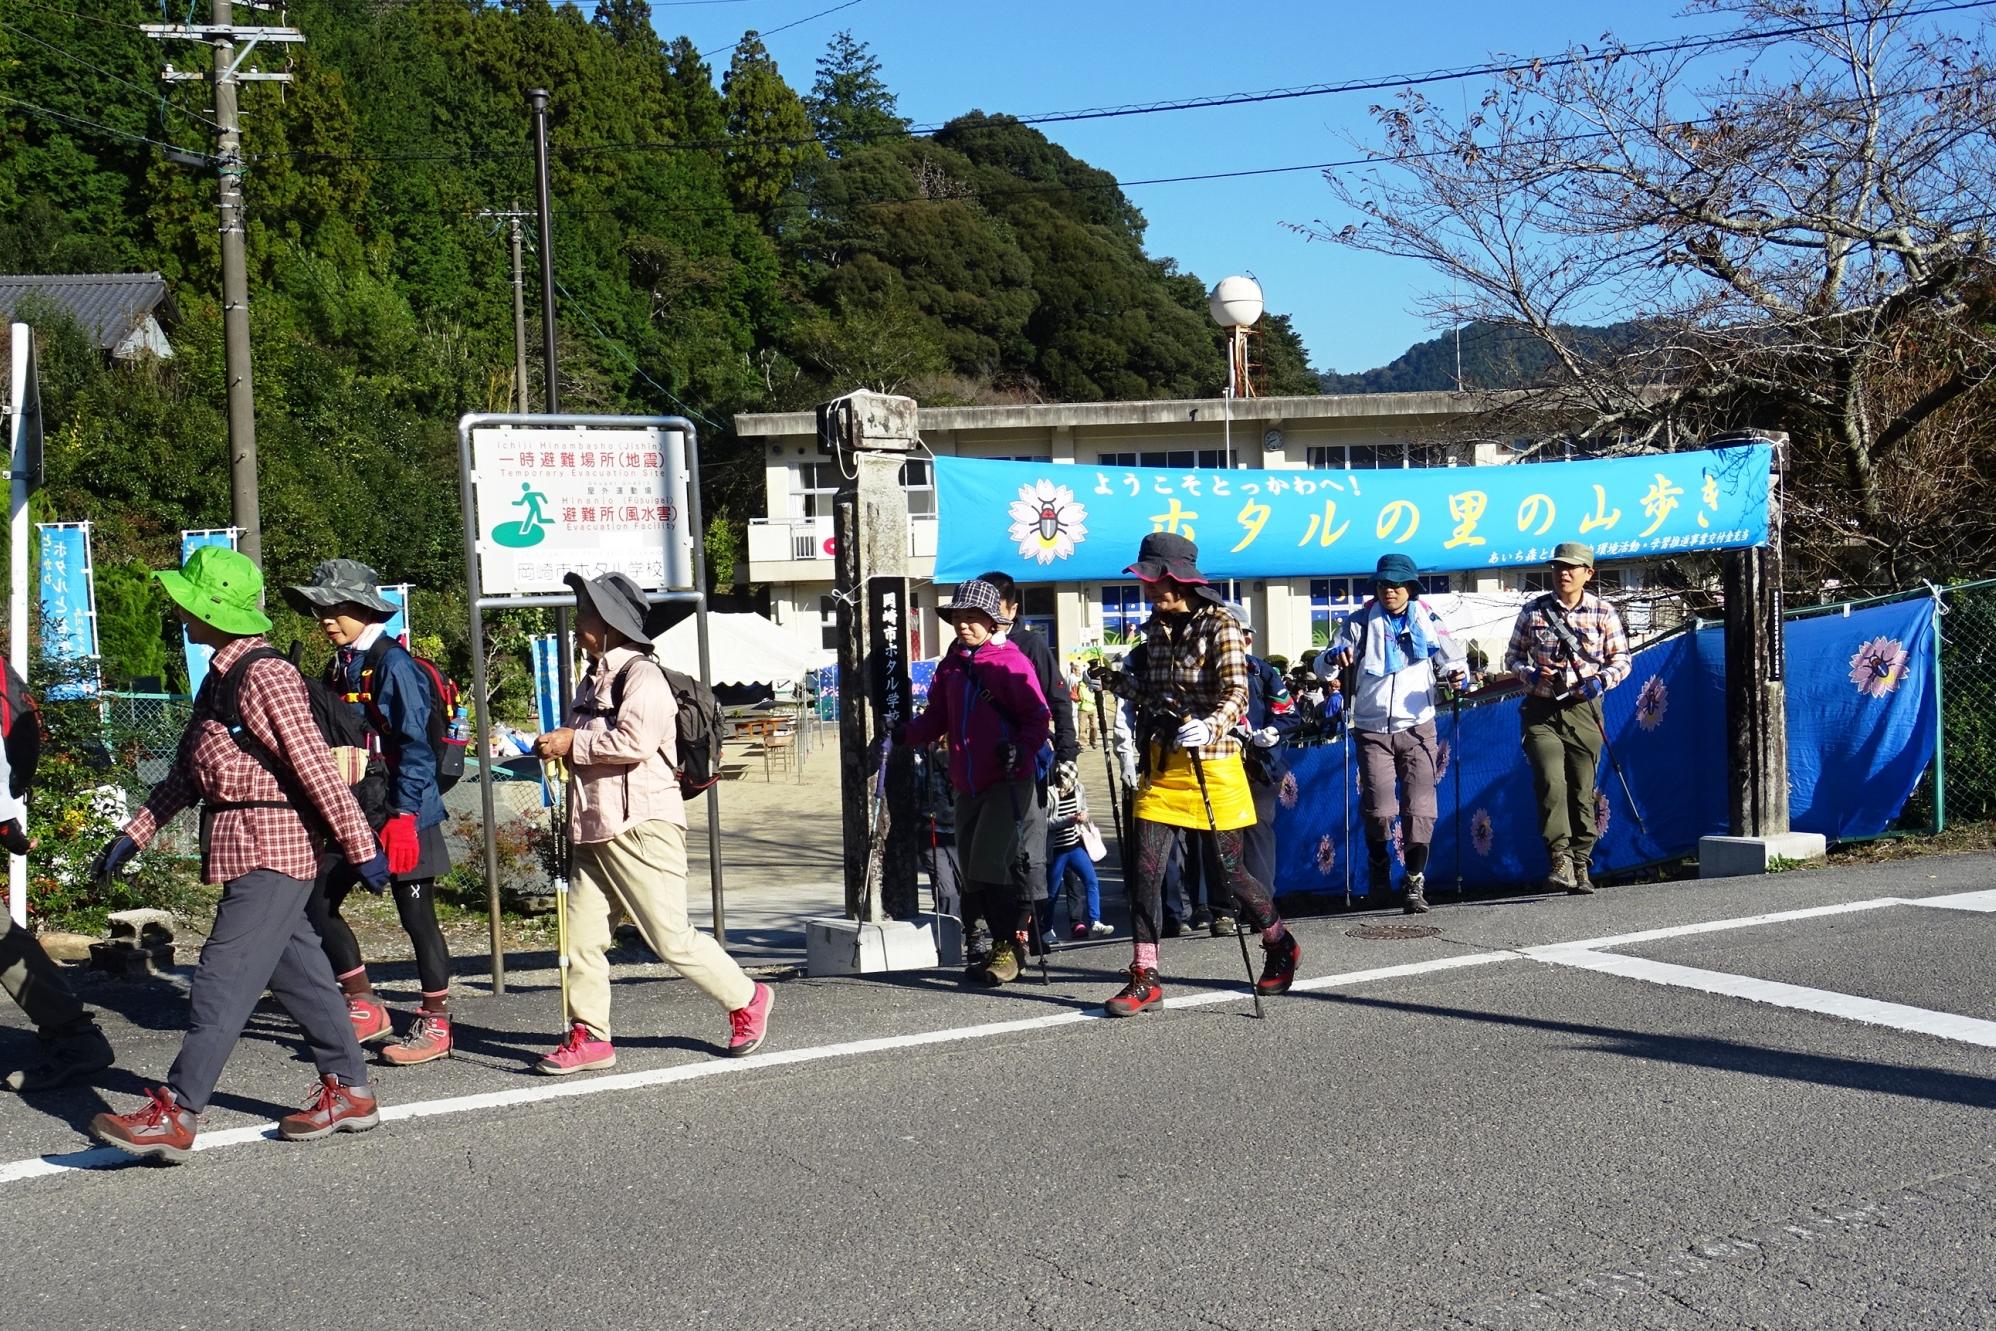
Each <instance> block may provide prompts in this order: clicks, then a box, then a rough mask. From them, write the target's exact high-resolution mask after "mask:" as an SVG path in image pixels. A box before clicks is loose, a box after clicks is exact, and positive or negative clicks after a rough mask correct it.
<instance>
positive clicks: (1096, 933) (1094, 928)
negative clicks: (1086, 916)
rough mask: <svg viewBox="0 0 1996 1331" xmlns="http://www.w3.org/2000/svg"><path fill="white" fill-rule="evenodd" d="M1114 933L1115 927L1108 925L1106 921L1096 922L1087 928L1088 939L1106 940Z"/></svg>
mask: <svg viewBox="0 0 1996 1331" xmlns="http://www.w3.org/2000/svg"><path fill="white" fill-rule="evenodd" d="M1115 932H1116V926H1115V925H1113V924H1110V923H1109V922H1108V921H1107V920H1097V921H1095V923H1093V924H1091V925H1089V926H1088V936H1089V937H1090V938H1107V937H1108V936H1109V935H1111V934H1113V933H1115Z"/></svg>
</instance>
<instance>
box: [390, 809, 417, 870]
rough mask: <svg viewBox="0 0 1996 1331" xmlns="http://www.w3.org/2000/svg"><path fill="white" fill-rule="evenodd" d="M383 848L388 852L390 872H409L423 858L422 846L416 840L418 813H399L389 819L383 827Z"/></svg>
mask: <svg viewBox="0 0 1996 1331" xmlns="http://www.w3.org/2000/svg"><path fill="white" fill-rule="evenodd" d="M381 848H382V849H383V850H384V851H386V852H388V872H390V873H393V874H404V873H408V872H409V871H410V870H411V869H414V868H415V867H416V861H417V860H419V859H421V858H422V847H421V846H420V845H418V844H417V841H416V815H415V814H413V813H398V814H396V815H395V816H394V817H393V818H390V819H389V820H388V823H387V825H386V826H384V827H383V828H382V829H381Z"/></svg>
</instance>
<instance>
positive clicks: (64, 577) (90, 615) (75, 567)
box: [35, 522, 101, 699]
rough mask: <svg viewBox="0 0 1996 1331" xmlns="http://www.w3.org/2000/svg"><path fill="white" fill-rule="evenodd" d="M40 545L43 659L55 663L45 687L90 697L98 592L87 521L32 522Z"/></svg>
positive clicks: (49, 692)
mask: <svg viewBox="0 0 1996 1331" xmlns="http://www.w3.org/2000/svg"><path fill="white" fill-rule="evenodd" d="M35 531H36V533H37V534H38V535H39V536H40V537H41V544H42V578H41V583H42V595H41V609H42V659H43V660H44V661H54V662H58V663H62V664H59V665H58V667H57V669H56V670H55V672H54V678H53V679H52V680H51V681H50V683H49V685H48V687H47V689H46V690H45V693H46V696H48V697H50V698H55V699H72V698H94V697H96V696H97V691H98V689H99V687H100V685H101V681H100V680H99V678H98V674H97V591H96V587H95V584H94V583H93V581H92V570H91V568H90V524H89V523H87V522H59V523H47V524H37V525H36V527H35Z"/></svg>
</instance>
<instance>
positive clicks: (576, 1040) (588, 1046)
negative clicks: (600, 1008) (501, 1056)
mask: <svg viewBox="0 0 1996 1331" xmlns="http://www.w3.org/2000/svg"><path fill="white" fill-rule="evenodd" d="M616 1065H617V1051H616V1050H615V1049H612V1048H611V1047H610V1042H609V1041H608V1040H599V1039H597V1038H596V1037H595V1036H593V1035H591V1034H590V1033H589V1028H588V1027H587V1026H584V1025H583V1024H582V1023H581V1022H579V1021H578V1022H576V1023H575V1024H574V1025H573V1026H571V1027H569V1028H568V1034H567V1036H566V1037H564V1038H563V1040H562V1042H561V1043H560V1044H558V1045H556V1046H555V1050H554V1052H553V1053H551V1054H549V1055H548V1056H547V1057H545V1058H543V1059H542V1060H541V1061H540V1062H538V1063H536V1064H534V1070H535V1071H536V1072H544V1073H546V1074H547V1075H548V1076H550V1077H566V1076H567V1075H568V1074H569V1073H571V1072H591V1071H594V1070H595V1069H597V1068H609V1067H615V1066H616Z"/></svg>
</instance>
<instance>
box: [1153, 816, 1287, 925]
mask: <svg viewBox="0 0 1996 1331" xmlns="http://www.w3.org/2000/svg"><path fill="white" fill-rule="evenodd" d="M1180 830H1181V829H1179V828H1176V827H1173V826H1171V825H1170V824H1169V823H1154V822H1151V821H1150V820H1149V819H1147V818H1139V819H1137V881H1136V890H1135V891H1134V892H1132V893H1131V894H1130V902H1131V906H1132V907H1133V910H1134V913H1135V915H1136V920H1135V922H1134V926H1135V934H1136V941H1137V942H1139V943H1155V942H1157V938H1158V934H1159V933H1160V932H1161V930H1162V928H1163V924H1164V920H1163V915H1164V901H1163V898H1164V868H1165V862H1166V861H1167V860H1168V859H1169V858H1170V857H1171V847H1172V843H1173V842H1174V841H1175V840H1176V839H1177V837H1178V833H1179V831H1180ZM1245 832H1246V829H1244V828H1236V829H1234V830H1233V831H1231V832H1211V833H1208V834H1206V835H1205V836H1203V837H1195V838H1193V840H1194V841H1203V842H1205V843H1206V846H1207V847H1208V850H1207V856H1206V872H1207V874H1208V875H1212V876H1213V877H1217V879H1218V880H1219V882H1222V883H1225V884H1226V890H1227V891H1228V892H1229V893H1231V894H1232V896H1233V898H1234V901H1235V903H1236V904H1237V905H1239V907H1240V911H1241V914H1242V915H1245V916H1246V917H1247V918H1248V919H1249V921H1251V922H1252V923H1253V924H1254V927H1255V928H1257V929H1266V928H1268V926H1269V925H1271V924H1274V923H1275V919H1276V915H1275V901H1274V899H1273V898H1271V897H1270V896H1269V894H1268V889H1267V888H1266V887H1265V886H1263V885H1262V884H1261V883H1258V882H1256V881H1255V877H1254V875H1253V874H1251V873H1249V872H1248V871H1247V865H1246V863H1245V862H1244V859H1243V849H1244V845H1245V841H1246V836H1245ZM1186 853H1187V855H1188V856H1190V855H1194V854H1197V853H1198V850H1197V849H1196V848H1195V847H1193V846H1187V847H1186ZM1216 861H1217V863H1216ZM1215 870H1217V871H1218V872H1217V874H1215V872H1214V871H1215ZM1207 899H1208V900H1209V901H1211V902H1213V903H1214V904H1213V909H1218V908H1219V904H1218V903H1219V901H1220V900H1221V897H1220V893H1219V892H1218V891H1217V890H1215V885H1214V883H1213V882H1212V878H1211V877H1209V879H1208V887H1207Z"/></svg>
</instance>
